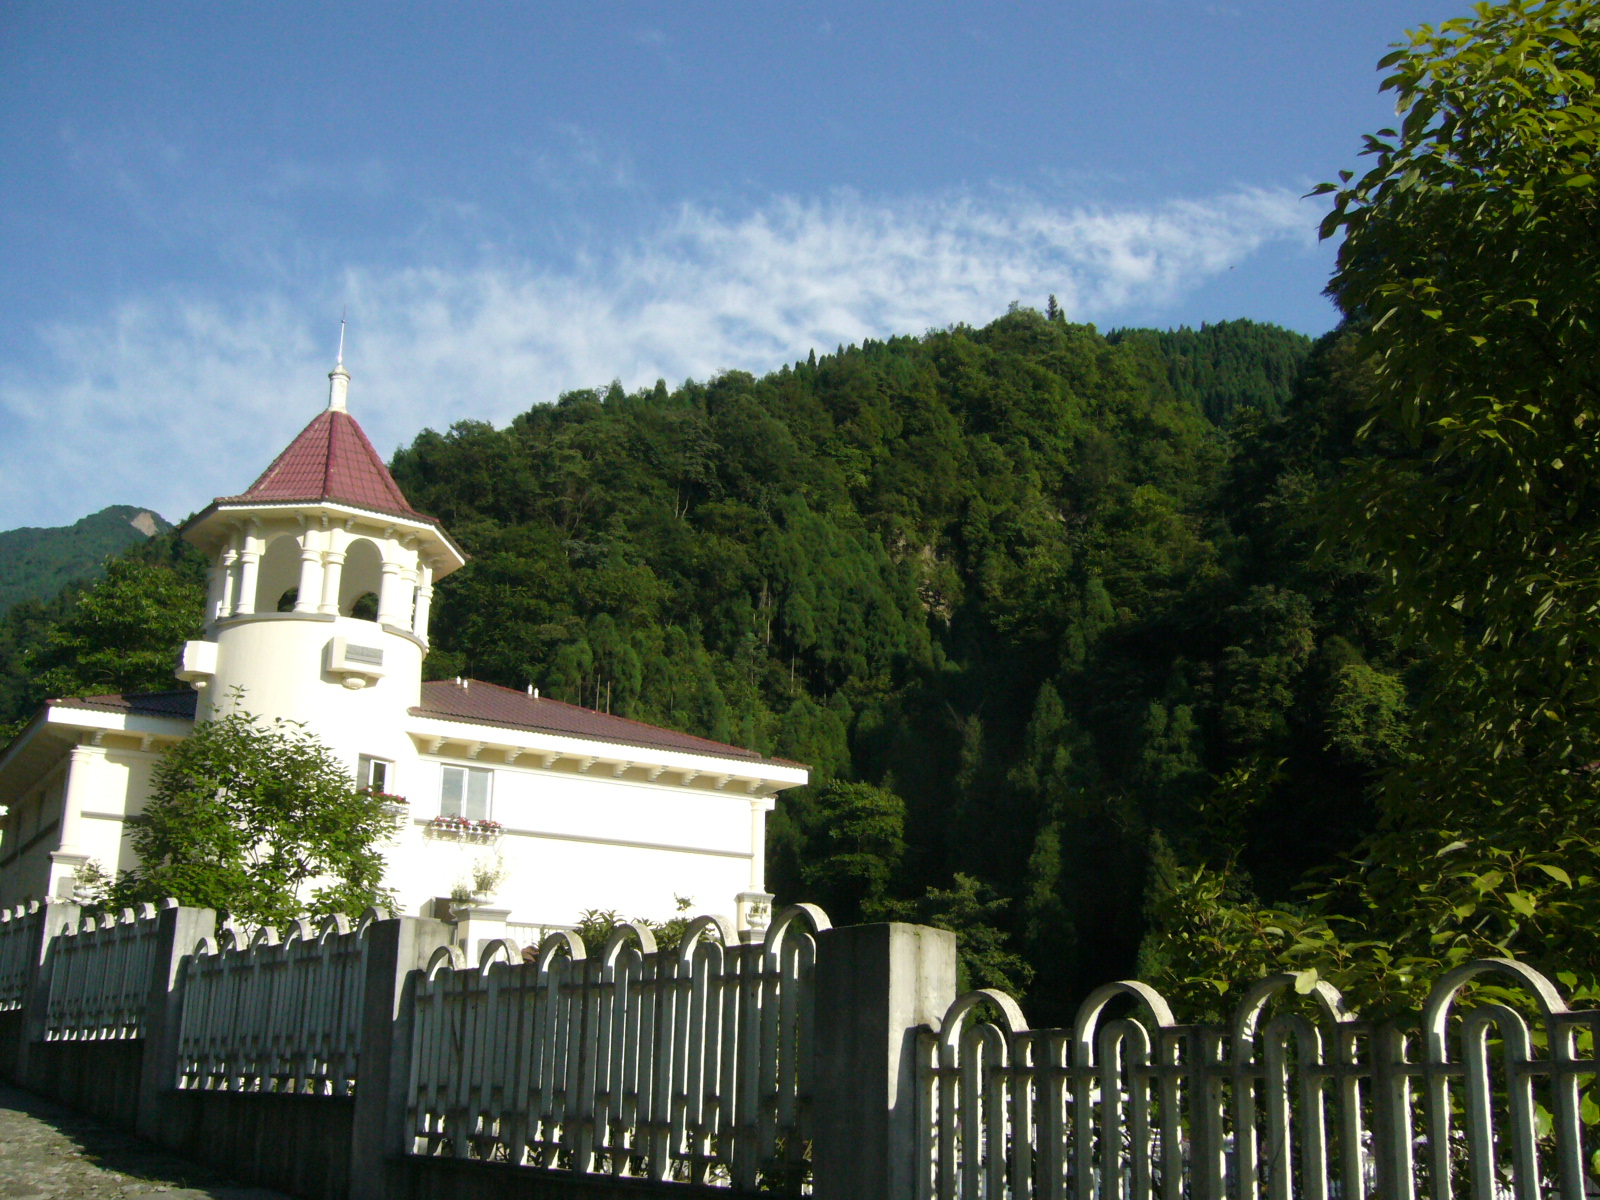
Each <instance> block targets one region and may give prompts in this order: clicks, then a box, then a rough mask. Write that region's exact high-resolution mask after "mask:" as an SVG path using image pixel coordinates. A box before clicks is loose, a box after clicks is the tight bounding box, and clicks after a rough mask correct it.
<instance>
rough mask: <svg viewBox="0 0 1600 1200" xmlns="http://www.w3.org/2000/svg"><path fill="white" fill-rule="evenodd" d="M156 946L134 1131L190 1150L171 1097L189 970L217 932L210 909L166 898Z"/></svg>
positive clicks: (157, 929) (164, 1143) (163, 1143)
mask: <svg viewBox="0 0 1600 1200" xmlns="http://www.w3.org/2000/svg"><path fill="white" fill-rule="evenodd" d="M156 919H157V921H158V922H159V924H158V925H157V926H156V950H155V954H154V955H153V956H152V959H151V969H150V978H149V981H148V985H147V986H148V990H147V992H146V999H145V1010H144V1011H145V1021H144V1024H145V1033H144V1055H143V1056H142V1058H141V1060H140V1066H139V1108H138V1115H137V1117H136V1118H135V1124H134V1131H135V1132H136V1133H138V1134H139V1136H140V1137H144V1138H149V1139H150V1140H151V1141H154V1142H159V1143H161V1144H162V1145H164V1146H166V1147H168V1148H169V1149H173V1150H178V1149H187V1148H188V1147H187V1146H186V1145H185V1137H186V1134H187V1133H188V1132H189V1131H188V1130H187V1129H186V1128H185V1125H186V1124H187V1122H185V1121H184V1120H183V1116H184V1110H182V1109H179V1108H178V1107H177V1106H175V1105H173V1104H172V1103H171V1102H170V1101H169V1100H168V1099H167V1096H166V1093H167V1092H170V1091H171V1090H172V1089H173V1088H175V1087H177V1085H178V1034H179V1032H180V1031H181V1029H182V1025H183V983H184V974H183V972H184V968H185V966H186V965H187V962H188V959H189V957H190V956H191V955H192V954H193V953H194V948H195V946H196V945H197V944H198V943H199V941H200V939H201V938H208V937H212V936H214V935H215V934H216V931H217V914H216V912H215V911H213V910H212V909H209V908H179V907H178V906H177V904H176V903H174V902H173V901H170V900H169V901H167V903H166V905H165V906H163V907H162V909H161V911H160V912H158V913H157V914H156Z"/></svg>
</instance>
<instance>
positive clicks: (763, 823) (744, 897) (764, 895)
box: [734, 796, 774, 942]
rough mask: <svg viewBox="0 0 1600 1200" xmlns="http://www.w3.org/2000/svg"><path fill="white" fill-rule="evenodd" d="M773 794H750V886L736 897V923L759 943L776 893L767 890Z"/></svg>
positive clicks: (742, 932) (750, 939)
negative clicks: (768, 823)
mask: <svg viewBox="0 0 1600 1200" xmlns="http://www.w3.org/2000/svg"><path fill="white" fill-rule="evenodd" d="M773 803H774V801H773V799H772V797H771V796H752V797H750V887H749V889H748V890H747V891H743V892H740V893H739V894H738V896H737V897H735V899H734V906H735V915H736V921H735V924H736V925H737V927H738V930H739V936H740V937H741V938H743V939H744V940H745V941H747V942H759V941H760V940H761V939H762V938H763V937H764V936H766V932H767V926H768V925H769V924H770V923H771V921H772V899H773V898H772V895H771V894H770V893H769V892H768V891H767V870H766V864H767V814H768V813H769V812H771V811H772V806H773Z"/></svg>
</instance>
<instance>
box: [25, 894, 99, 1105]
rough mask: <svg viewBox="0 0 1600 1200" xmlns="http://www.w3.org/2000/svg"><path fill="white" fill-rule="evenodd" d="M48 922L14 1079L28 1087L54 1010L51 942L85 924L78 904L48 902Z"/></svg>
mask: <svg viewBox="0 0 1600 1200" xmlns="http://www.w3.org/2000/svg"><path fill="white" fill-rule="evenodd" d="M40 916H41V917H43V918H44V919H43V920H42V921H41V922H40V924H39V944H38V946H37V947H35V953H34V956H33V969H32V977H31V978H30V979H29V980H28V985H27V991H26V992H25V993H24V999H23V1002H22V1020H21V1022H20V1025H19V1028H18V1031H17V1039H18V1040H17V1058H16V1065H15V1067H14V1068H13V1071H14V1075H13V1078H14V1079H15V1080H16V1082H17V1083H19V1084H21V1085H22V1086H24V1087H26V1086H28V1082H29V1075H28V1059H29V1056H30V1055H31V1054H32V1053H33V1046H34V1044H35V1043H37V1042H42V1041H44V1030H45V1017H46V1016H47V1015H48V1013H49V1009H50V968H51V965H52V964H51V956H50V942H51V940H52V939H54V938H56V937H58V936H60V934H61V932H62V931H63V930H64V929H76V928H77V927H78V922H79V921H80V920H82V910H81V909H80V908H79V907H78V906H77V905H76V904H70V903H65V902H62V901H56V900H51V901H46V902H45V904H44V912H42V913H41V914H40Z"/></svg>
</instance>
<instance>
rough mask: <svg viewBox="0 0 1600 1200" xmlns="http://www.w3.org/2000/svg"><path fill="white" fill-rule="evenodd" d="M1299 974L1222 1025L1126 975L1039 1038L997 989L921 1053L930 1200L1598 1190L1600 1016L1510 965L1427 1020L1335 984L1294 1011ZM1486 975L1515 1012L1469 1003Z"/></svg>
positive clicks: (1497, 1195)
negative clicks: (1590, 1093) (1184, 1019)
mask: <svg viewBox="0 0 1600 1200" xmlns="http://www.w3.org/2000/svg"><path fill="white" fill-rule="evenodd" d="M1295 979H1296V977H1295V976H1293V975H1275V976H1272V977H1270V978H1268V979H1264V980H1262V981H1261V982H1260V983H1258V984H1257V985H1255V987H1253V988H1252V989H1250V991H1249V992H1247V993H1246V994H1245V996H1244V997H1243V999H1242V1000H1241V1001H1240V1003H1239V1005H1238V1007H1237V1008H1236V1009H1235V1011H1234V1013H1233V1017H1232V1020H1231V1021H1230V1022H1229V1023H1228V1024H1227V1025H1226V1026H1220V1025H1219V1026H1205V1025H1180V1024H1178V1023H1177V1022H1176V1021H1174V1020H1173V1017H1172V1012H1171V1009H1170V1007H1169V1006H1168V1004H1167V1002H1166V1001H1165V1000H1164V999H1163V998H1162V997H1161V995H1160V994H1159V993H1157V992H1156V991H1155V990H1153V989H1152V988H1150V987H1148V986H1146V985H1144V984H1140V983H1132V982H1124V983H1114V984H1110V985H1108V986H1106V987H1103V988H1101V989H1099V990H1098V991H1096V992H1095V993H1094V994H1093V995H1091V996H1090V997H1089V998H1088V999H1087V1000H1086V1001H1084V1003H1083V1005H1082V1007H1081V1008H1080V1009H1079V1011H1078V1014H1077V1018H1076V1020H1075V1022H1074V1024H1073V1026H1072V1028H1070V1029H1029V1028H1028V1026H1027V1023H1026V1021H1025V1020H1024V1019H1023V1015H1022V1011H1021V1009H1020V1008H1018V1006H1017V1004H1016V1003H1015V1001H1013V1000H1012V999H1011V997H1009V996H1007V995H1005V994H1004V993H1003V992H997V991H981V992H974V993H971V994H968V995H965V996H962V997H960V998H958V999H957V1000H956V1001H955V1003H954V1004H952V1005H951V1006H950V1009H949V1010H948V1012H947V1013H946V1015H945V1018H944V1020H943V1022H942V1024H941V1027H940V1029H939V1030H938V1031H937V1032H932V1031H929V1032H925V1033H924V1035H923V1037H922V1039H921V1043H920V1049H919V1062H918V1077H919V1081H920V1088H921V1095H920V1103H919V1137H920V1143H919V1148H918V1159H919V1162H920V1163H921V1165H922V1168H923V1173H922V1175H921V1178H920V1180H919V1183H918V1197H919V1200H957V1198H959V1200H980V1198H982V1200H999V1198H1000V1197H1041V1198H1045V1200H1065V1198H1066V1197H1073V1198H1074V1200H1154V1198H1155V1197H1161V1198H1162V1200H1180V1197H1191V1198H1194V1200H1223V1198H1224V1197H1235V1198H1237V1200H1261V1198H1262V1197H1266V1198H1267V1200H1297V1198H1303V1200H1380V1198H1381V1200H1414V1197H1416V1196H1417V1195H1418V1193H1419V1191H1421V1192H1423V1193H1424V1194H1426V1195H1428V1196H1431V1197H1433V1198H1434V1200H1451V1198H1452V1197H1454V1196H1457V1195H1463V1196H1471V1197H1472V1198H1473V1200H1513V1198H1514V1200H1537V1198H1538V1197H1562V1198H1571V1200H1578V1198H1581V1197H1583V1196H1585V1195H1586V1194H1592V1193H1593V1192H1594V1191H1595V1185H1594V1177H1593V1176H1592V1174H1590V1171H1589V1168H1590V1165H1591V1159H1590V1157H1589V1156H1590V1154H1591V1153H1592V1152H1593V1151H1594V1149H1595V1146H1594V1144H1592V1143H1593V1141H1594V1139H1593V1138H1592V1137H1590V1138H1589V1139H1587V1140H1588V1143H1589V1144H1586V1129H1587V1128H1588V1127H1587V1125H1586V1123H1585V1121H1584V1116H1583V1112H1582V1111H1581V1109H1582V1107H1583V1105H1582V1102H1581V1098H1580V1092H1581V1089H1582V1088H1583V1087H1584V1085H1586V1084H1588V1085H1591V1086H1592V1084H1593V1082H1594V1079H1595V1075H1596V1072H1597V1071H1600V1062H1597V1060H1596V1057H1595V1046H1596V1038H1595V1035H1596V1032H1597V1029H1600V1012H1595V1011H1581V1012H1573V1011H1570V1010H1569V1009H1568V1008H1567V1006H1566V1004H1565V1003H1564V1002H1563V1001H1562V999H1561V996H1560V994H1559V993H1558V992H1557V990H1556V988H1555V987H1554V985H1553V984H1551V982H1550V981H1549V980H1548V979H1546V978H1545V977H1544V976H1542V975H1540V974H1539V973H1538V972H1537V971H1534V970H1532V969H1530V968H1529V967H1527V966H1525V965H1523V964H1521V963H1517V962H1513V961H1511V960H1508V959H1493V960H1484V961H1479V962H1474V963H1470V964H1467V965H1465V966H1462V967H1459V968H1457V969H1455V970H1453V971H1451V972H1449V973H1448V974H1446V975H1444V976H1443V977H1442V978H1440V979H1439V980H1438V982H1437V983H1436V984H1435V985H1434V987H1433V989H1432V992H1431V994H1430V995H1429V997H1428V999H1427V1002H1426V1004H1425V1005H1424V1006H1423V1009H1422V1011H1421V1012H1420V1013H1419V1014H1417V1015H1416V1016H1415V1018H1414V1019H1412V1020H1404V1021H1390V1022H1383V1023H1373V1022H1369V1021H1363V1020H1361V1019H1359V1018H1358V1017H1357V1016H1356V1015H1354V1014H1352V1013H1350V1012H1348V1011H1347V1010H1346V1008H1345V1006H1344V1005H1343V1003H1342V1002H1341V998H1340V996H1339V993H1338V992H1337V991H1336V990H1335V989H1334V988H1333V987H1331V986H1329V985H1328V984H1327V983H1326V982H1318V983H1316V984H1315V986H1314V987H1312V988H1311V990H1310V993H1309V995H1308V996H1306V997H1304V998H1298V997H1297V996H1296V992H1295V987H1294V983H1295ZM1474 981H1477V982H1479V983H1482V982H1493V983H1495V984H1497V985H1499V986H1500V987H1502V988H1510V989H1512V994H1513V996H1520V997H1521V1001H1522V1002H1521V1003H1520V1004H1519V1005H1515V1006H1514V1005H1513V1004H1511V1003H1506V1002H1504V1000H1505V999H1506V997H1499V998H1488V999H1483V1000H1481V1001H1479V1002H1476V1003H1471V1004H1469V1005H1467V1006H1458V1004H1457V1000H1458V997H1459V995H1460V993H1461V991H1462V989H1463V988H1464V987H1466V986H1467V985H1468V984H1469V983H1473V982H1474ZM1297 1001H1298V1002H1297ZM1113 1006H1117V1007H1122V1008H1127V1009H1129V1010H1130V1011H1128V1012H1126V1013H1125V1014H1119V1015H1116V1016H1114V1017H1113V1016H1109V1015H1108V1011H1109V1010H1111V1009H1112V1008H1113ZM1519 1008H1520V1009H1521V1011H1519ZM1308 1010H1309V1011H1308ZM1524 1013H1529V1014H1536V1015H1535V1016H1534V1018H1533V1019H1532V1020H1531V1021H1530V1020H1529V1019H1528V1018H1527V1017H1525V1015H1524ZM1589 1103H1590V1104H1592V1100H1591V1101H1590V1102H1589ZM1589 1116H1590V1119H1591V1120H1592V1119H1594V1118H1595V1117H1597V1116H1600V1113H1596V1112H1593V1111H1591V1112H1590V1114H1589Z"/></svg>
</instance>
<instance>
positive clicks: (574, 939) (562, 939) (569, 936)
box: [537, 929, 587, 972]
mask: <svg viewBox="0 0 1600 1200" xmlns="http://www.w3.org/2000/svg"><path fill="white" fill-rule="evenodd" d="M563 950H565V951H566V953H567V957H568V958H570V959H571V960H572V961H573V962H582V961H583V960H584V958H586V957H587V952H586V951H585V950H584V948H583V938H581V937H579V936H578V934H577V933H576V932H575V931H573V930H571V929H555V930H552V931H551V932H549V933H547V934H545V935H544V940H543V941H542V942H540V943H539V957H538V960H537V961H538V964H539V970H540V971H541V972H544V971H548V970H549V969H550V964H551V962H553V961H554V960H555V958H556V956H557V955H558V954H560V953H561V952H562V951H563Z"/></svg>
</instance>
